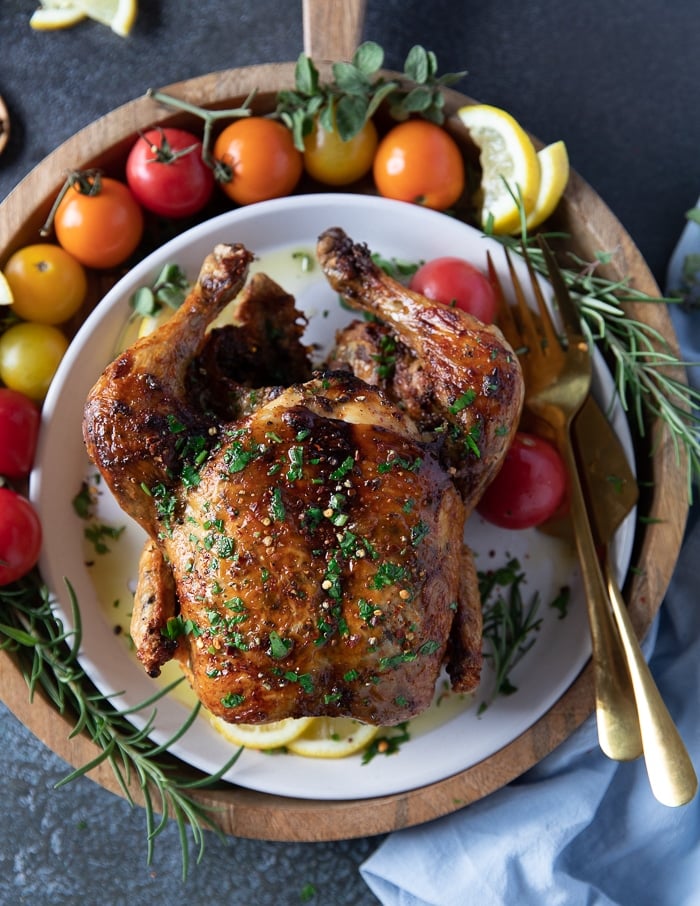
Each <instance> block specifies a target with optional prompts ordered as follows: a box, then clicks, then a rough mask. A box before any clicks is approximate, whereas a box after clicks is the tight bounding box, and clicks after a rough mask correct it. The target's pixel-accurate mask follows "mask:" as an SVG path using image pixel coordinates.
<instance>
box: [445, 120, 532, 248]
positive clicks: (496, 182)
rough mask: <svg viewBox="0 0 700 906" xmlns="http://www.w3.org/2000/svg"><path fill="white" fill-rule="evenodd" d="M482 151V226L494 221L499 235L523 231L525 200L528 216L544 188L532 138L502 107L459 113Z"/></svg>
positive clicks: (480, 157) (495, 230) (480, 158)
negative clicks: (518, 200)
mask: <svg viewBox="0 0 700 906" xmlns="http://www.w3.org/2000/svg"><path fill="white" fill-rule="evenodd" d="M457 115H458V117H459V119H460V120H461V121H462V123H463V125H464V126H465V127H466V128H467V130H468V132H469V135H470V137H471V139H472V141H473V142H474V144H475V145H477V147H478V148H479V151H480V154H479V161H480V163H481V169H482V177H481V196H482V197H481V223H482V226H486V225H487V224H488V223H489V222H491V227H492V229H493V231H494V232H495V233H511V232H516V231H517V230H518V229H519V225H520V224H519V222H520V209H519V205H518V202H517V200H516V199H514V198H513V194H511V193H516V194H517V195H518V196H519V197H520V200H521V204H522V207H523V210H524V211H525V214H526V216H527V215H529V214H530V213H531V212H532V211H533V210H534V208H535V204H536V202H537V197H538V194H539V187H540V161H539V159H538V157H537V151H536V149H535V146H534V145H533V143H532V140H531V138H530V136H529V135H528V134H527V132H526V131H525V130H524V129H523V128H522V126H521V125H520V124H519V123H518V121H517V120H516V119H515V117H513V116H511V114H510V113H508V112H507V111H505V110H502V109H501V108H500V107H493V106H491V105H490V104H471V105H468V106H466V107H461V108H460V109H459V110H458V111H457Z"/></svg>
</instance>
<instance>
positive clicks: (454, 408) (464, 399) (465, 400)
mask: <svg viewBox="0 0 700 906" xmlns="http://www.w3.org/2000/svg"><path fill="white" fill-rule="evenodd" d="M475 399H476V391H475V390H467V391H466V392H465V393H463V394H462V395H461V396H459V397H457V399H456V400H455V401H454V403H452V405H451V406H450V412H451V413H452V415H456V414H457V413H458V412H461V411H462V409H466V408H467V406H471V404H472V403H473V402H474V400H475Z"/></svg>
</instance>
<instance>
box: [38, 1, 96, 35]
mask: <svg viewBox="0 0 700 906" xmlns="http://www.w3.org/2000/svg"><path fill="white" fill-rule="evenodd" d="M84 18H85V13H84V12H83V11H82V10H79V9H77V8H76V7H74V6H42V7H41V8H40V9H37V10H35V11H34V12H33V13H32V15H31V18H30V19H29V24H30V25H31V27H32V28H33V29H35V30H36V31H54V29H57V28H71V27H72V26H73V25H77V24H78V22H82V20H83V19H84Z"/></svg>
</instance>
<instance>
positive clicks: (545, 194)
mask: <svg viewBox="0 0 700 906" xmlns="http://www.w3.org/2000/svg"><path fill="white" fill-rule="evenodd" d="M537 157H538V158H539V161H540V190H539V193H538V195H537V201H536V202H535V207H534V208H533V209H532V211H531V212H530V214H529V215H528V217H527V220H526V226H527V228H528V230H533V229H535V227H538V226H539V225H540V224H541V223H544V221H545V220H547V218H548V217H551V215H552V214H553V213H554V209H555V208H556V206H557V205H558V204H559V201H560V200H561V197H562V195H563V194H564V191H565V189H566V186H567V183H568V182H569V155H568V152H567V150H566V145H565V144H564V142H563V141H558V142H553V143H552V144H551V145H546V146H545V147H544V148H542V149H541V150H540V151H538V152H537Z"/></svg>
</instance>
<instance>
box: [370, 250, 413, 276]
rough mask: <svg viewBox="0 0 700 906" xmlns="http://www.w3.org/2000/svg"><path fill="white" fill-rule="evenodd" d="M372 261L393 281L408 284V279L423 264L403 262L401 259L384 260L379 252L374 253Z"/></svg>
mask: <svg viewBox="0 0 700 906" xmlns="http://www.w3.org/2000/svg"><path fill="white" fill-rule="evenodd" d="M372 261H374V263H375V264H376V265H377V267H380V268H381V269H382V270H383V271H384V273H385V274H388V276H389V277H391V278H392V279H393V280H398V282H399V283H403V282H406V278H408V277H412V276H413V275H414V274H415V272H416V271H417V270H418V268H419V267H420V266H421V264H422V262H415V261H403V260H402V259H400V258H384V257H383V256H382V255H380V254H379V253H378V252H373V253H372Z"/></svg>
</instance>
